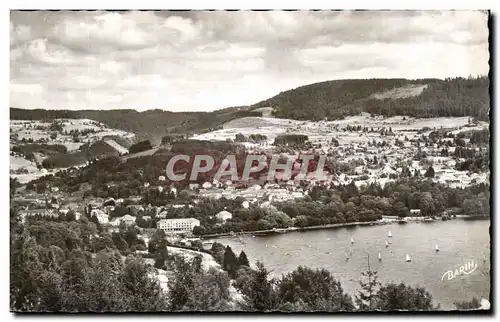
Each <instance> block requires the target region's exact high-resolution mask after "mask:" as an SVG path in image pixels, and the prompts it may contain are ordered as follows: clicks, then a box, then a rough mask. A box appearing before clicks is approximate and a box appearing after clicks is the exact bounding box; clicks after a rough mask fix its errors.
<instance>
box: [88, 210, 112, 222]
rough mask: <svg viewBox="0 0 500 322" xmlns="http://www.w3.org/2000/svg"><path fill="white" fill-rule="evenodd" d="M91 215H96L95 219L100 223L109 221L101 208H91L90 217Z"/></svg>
mask: <svg viewBox="0 0 500 322" xmlns="http://www.w3.org/2000/svg"><path fill="white" fill-rule="evenodd" d="M92 216H96V217H97V221H98V222H99V223H100V224H101V225H102V224H107V223H108V222H109V216H108V214H107V213H105V212H104V211H102V210H101V209H92V211H91V212H90V217H91V218H92Z"/></svg>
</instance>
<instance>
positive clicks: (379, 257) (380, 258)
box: [378, 253, 382, 261]
mask: <svg viewBox="0 0 500 322" xmlns="http://www.w3.org/2000/svg"><path fill="white" fill-rule="evenodd" d="M378 260H379V261H380V260H382V255H380V253H378Z"/></svg>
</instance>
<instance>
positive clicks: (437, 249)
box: [435, 244, 439, 252]
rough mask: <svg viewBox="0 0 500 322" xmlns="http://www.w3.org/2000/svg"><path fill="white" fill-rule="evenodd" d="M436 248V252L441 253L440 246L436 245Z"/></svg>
mask: <svg viewBox="0 0 500 322" xmlns="http://www.w3.org/2000/svg"><path fill="white" fill-rule="evenodd" d="M435 248H436V252H439V247H438V244H436V246H435Z"/></svg>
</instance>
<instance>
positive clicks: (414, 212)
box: [410, 209, 420, 215]
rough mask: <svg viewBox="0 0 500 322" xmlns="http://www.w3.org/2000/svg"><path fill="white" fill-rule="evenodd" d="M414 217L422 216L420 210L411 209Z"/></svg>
mask: <svg viewBox="0 0 500 322" xmlns="http://www.w3.org/2000/svg"><path fill="white" fill-rule="evenodd" d="M410 213H411V214H412V215H420V209H410Z"/></svg>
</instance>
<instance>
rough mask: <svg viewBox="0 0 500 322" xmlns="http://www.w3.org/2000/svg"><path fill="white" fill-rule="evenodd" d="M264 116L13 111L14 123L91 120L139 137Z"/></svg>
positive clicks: (242, 113) (233, 110)
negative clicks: (65, 119)
mask: <svg viewBox="0 0 500 322" xmlns="http://www.w3.org/2000/svg"><path fill="white" fill-rule="evenodd" d="M261 115H262V113H259V112H252V111H247V110H244V109H241V108H229V109H223V110H218V111H214V112H169V111H163V110H148V111H144V112H138V111H136V110H109V111H103V110H81V111H72V110H42V109H34V110H25V109H19V108H12V107H11V108H10V119H11V120H44V121H52V120H54V119H58V118H70V119H82V118H85V119H92V120H95V121H98V122H101V123H103V124H105V125H106V126H108V127H110V128H113V129H119V130H123V131H127V132H132V133H137V134H149V135H153V136H155V137H156V136H157V137H159V138H161V137H163V136H164V135H165V134H167V133H186V132H203V131H210V130H213V129H215V128H218V127H220V126H221V125H222V124H223V123H225V122H229V121H231V120H234V119H237V118H240V117H246V116H261Z"/></svg>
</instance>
